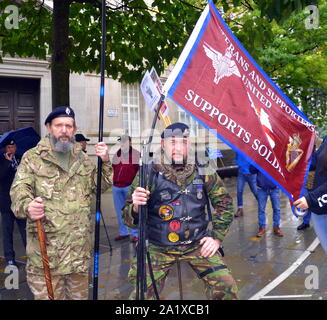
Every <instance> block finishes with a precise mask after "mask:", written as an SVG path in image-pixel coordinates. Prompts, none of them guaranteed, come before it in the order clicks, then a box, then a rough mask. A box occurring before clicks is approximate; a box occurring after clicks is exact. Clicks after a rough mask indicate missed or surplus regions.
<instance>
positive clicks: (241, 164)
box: [236, 153, 251, 174]
mask: <svg viewBox="0 0 327 320" xmlns="http://www.w3.org/2000/svg"><path fill="white" fill-rule="evenodd" d="M236 164H237V165H238V170H239V171H240V172H241V173H243V174H251V172H250V163H249V162H248V161H247V160H246V159H245V158H244V157H243V156H241V155H240V154H239V153H236Z"/></svg>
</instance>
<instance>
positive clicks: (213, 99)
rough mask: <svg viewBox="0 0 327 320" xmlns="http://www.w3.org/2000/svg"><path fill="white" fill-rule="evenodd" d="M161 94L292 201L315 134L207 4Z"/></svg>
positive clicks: (298, 192)
mask: <svg viewBox="0 0 327 320" xmlns="http://www.w3.org/2000/svg"><path fill="white" fill-rule="evenodd" d="M175 68H176V70H175V69H174V70H173V72H172V73H171V76H170V77H169V78H168V80H167V82H166V84H165V87H164V92H166V94H167V96H168V97H170V98H171V99H172V100H174V101H175V102H176V103H177V104H179V105H180V106H181V107H183V108H184V109H185V110H186V111H187V112H189V113H190V114H191V115H192V116H193V117H194V118H195V119H196V120H197V121H199V122H200V123H202V125H204V126H205V127H207V128H208V129H213V130H215V131H216V134H217V136H218V137H219V138H221V139H222V140H224V141H225V142H226V143H227V144H229V145H230V146H231V147H232V148H233V149H235V150H236V151H237V152H241V153H242V154H243V155H244V156H246V157H247V158H248V160H249V161H251V162H252V163H253V164H254V165H255V166H256V167H257V168H258V169H259V170H261V171H263V172H264V173H265V174H266V175H267V176H268V177H270V178H271V179H272V180H273V181H274V182H275V183H276V185H278V186H279V187H280V188H281V189H282V190H283V191H284V192H285V193H286V194H287V195H288V196H289V198H290V199H291V200H293V199H298V198H299V196H300V194H301V189H302V187H303V184H304V180H305V177H306V174H307V170H308V162H309V159H310V156H311V153H312V150H313V145H314V139H315V128H314V126H313V125H312V124H311V123H310V122H309V120H308V119H306V117H305V116H304V115H303V114H302V113H301V111H299V110H298V109H297V108H296V106H295V105H294V104H293V103H292V102H291V101H290V100H289V99H288V98H287V97H286V96H285V95H284V94H283V92H282V91H281V90H280V89H279V88H278V87H277V86H276V85H275V84H274V83H273V82H272V80H271V79H270V78H269V77H268V76H267V75H266V74H265V73H264V71H262V70H261V68H260V67H259V66H258V65H257V64H256V62H255V61H254V60H253V59H252V58H251V56H250V55H249V54H248V53H247V52H246V50H245V49H244V48H243V47H242V45H241V44H240V43H239V41H238V40H237V39H236V38H235V36H234V35H233V34H232V32H231V31H230V30H229V29H228V27H227V26H226V24H225V23H224V21H223V20H222V18H221V17H220V15H219V13H218V11H217V9H216V8H215V7H214V5H213V3H212V2H211V1H209V4H208V6H207V8H206V9H205V10H204V12H203V13H202V15H201V17H200V19H199V21H198V23H197V25H196V27H195V29H194V31H193V33H192V35H191V37H190V39H189V41H188V43H187V44H186V47H185V48H184V51H183V53H182V55H181V57H180V58H179V60H178V62H177V64H176V66H175Z"/></svg>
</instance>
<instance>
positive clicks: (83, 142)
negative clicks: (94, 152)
mask: <svg viewBox="0 0 327 320" xmlns="http://www.w3.org/2000/svg"><path fill="white" fill-rule="evenodd" d="M75 140H76V142H79V143H80V144H81V146H82V150H83V152H85V153H87V151H86V147H87V141H90V139H87V138H85V137H84V135H83V134H81V133H76V134H75Z"/></svg>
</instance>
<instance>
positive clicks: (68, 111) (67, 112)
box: [66, 107, 70, 115]
mask: <svg viewBox="0 0 327 320" xmlns="http://www.w3.org/2000/svg"><path fill="white" fill-rule="evenodd" d="M66 114H68V115H70V109H69V108H68V107H67V108H66Z"/></svg>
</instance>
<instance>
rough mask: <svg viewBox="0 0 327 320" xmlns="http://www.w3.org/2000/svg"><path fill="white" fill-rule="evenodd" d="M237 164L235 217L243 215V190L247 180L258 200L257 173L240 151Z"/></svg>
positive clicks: (237, 155)
mask: <svg viewBox="0 0 327 320" xmlns="http://www.w3.org/2000/svg"><path fill="white" fill-rule="evenodd" d="M236 164H237V165H238V175H237V208H238V209H237V211H236V213H235V215H234V217H236V218H237V217H241V216H243V214H244V211H243V192H244V187H245V183H246V182H247V183H248V185H249V187H250V190H251V191H252V193H253V195H254V197H255V198H256V199H257V200H258V195H257V184H256V177H257V176H256V174H253V173H251V172H250V163H249V162H248V161H247V160H246V159H245V158H244V157H243V156H242V155H240V154H239V153H238V152H237V153H236Z"/></svg>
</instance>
